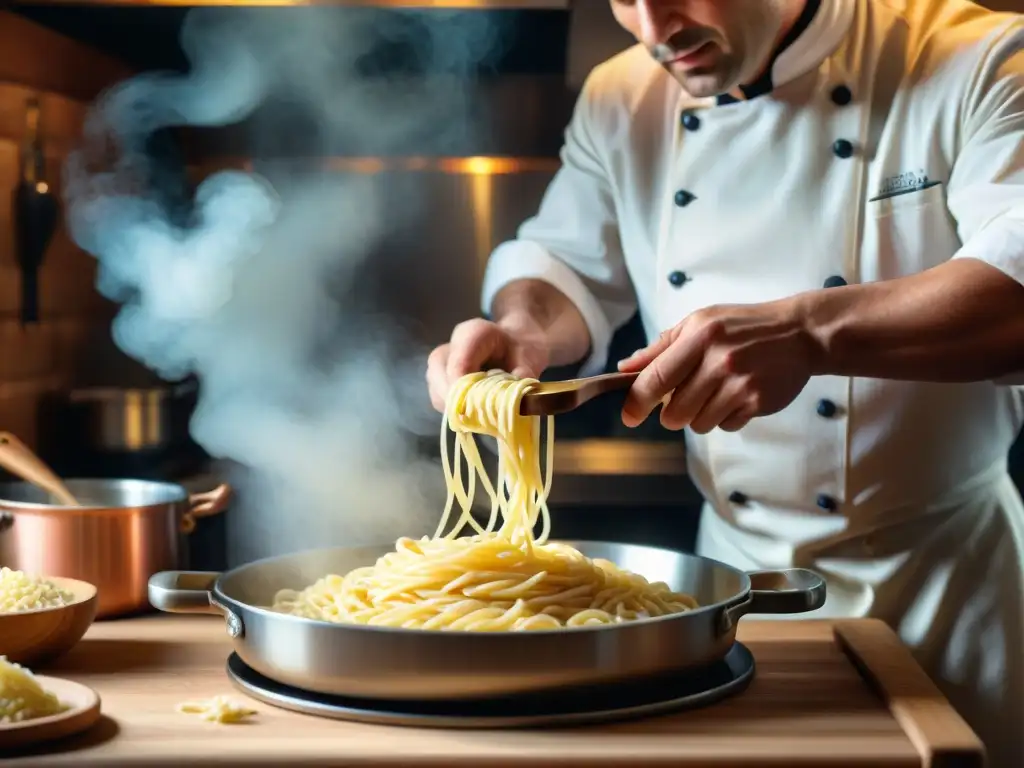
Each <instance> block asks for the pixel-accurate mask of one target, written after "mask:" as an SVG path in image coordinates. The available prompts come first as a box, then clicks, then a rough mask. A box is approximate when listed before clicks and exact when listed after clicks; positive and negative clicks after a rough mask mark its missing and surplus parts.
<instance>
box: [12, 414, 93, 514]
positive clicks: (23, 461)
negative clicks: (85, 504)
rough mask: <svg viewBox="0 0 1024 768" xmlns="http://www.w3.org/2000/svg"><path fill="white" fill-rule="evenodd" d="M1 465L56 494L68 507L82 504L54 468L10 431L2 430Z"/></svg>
mask: <svg viewBox="0 0 1024 768" xmlns="http://www.w3.org/2000/svg"><path fill="white" fill-rule="evenodd" d="M0 466H2V467H3V468H4V469H6V470H7V471H9V472H11V473H13V474H15V475H17V476H18V477H20V478H21V479H22V480H27V481H28V482H30V483H32V485H35V486H37V487H39V488H42V489H43V490H44V491H46V492H47V493H49V494H50V495H51V496H55V497H56V498H57V500H58V501H59V502H60V503H61V504H63V505H64V506H66V507H78V506H81V505H80V504H79V503H78V500H77V499H76V498H75V497H74V496H73V495H72V494H71V491H69V490H68V489H67V487H66V486H65V485H64V483H62V482H61V481H60V478H59V477H57V475H55V474H54V473H53V470H52V469H50V468H49V467H48V466H46V464H45V462H43V460H42V459H40V458H39V457H38V456H36V455H35V454H34V453H33V452H32V450H31V449H30V448H29V447H28V446H27V445H25V444H24V443H23V442H21V440H19V439H18V438H16V437H15V436H14V435H12V434H11V433H10V432H0Z"/></svg>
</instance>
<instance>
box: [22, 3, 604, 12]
mask: <svg viewBox="0 0 1024 768" xmlns="http://www.w3.org/2000/svg"><path fill="white" fill-rule="evenodd" d="M572 2H573V0H48V2H47V5H102V6H106V7H111V6H121V7H126V6H136V7H139V8H151V7H153V6H177V7H181V6H189V7H193V6H195V7H199V6H202V7H222V8H232V7H237V8H244V7H247V6H259V7H274V6H276V7H288V6H296V7H300V6H337V7H344V6H348V7H353V8H358V7H363V8H422V9H424V10H432V9H438V10H442V9H448V10H462V11H473V10H481V11H494V10H512V11H515V10H521V11H564V10H568V9H569V7H570V6H571V4H572ZM591 2H593V3H594V4H598V3H597V0H586V2H585V3H583V4H584V5H585V4H588V3H591ZM14 5H16V6H17V5H28V3H17V2H15V3H14Z"/></svg>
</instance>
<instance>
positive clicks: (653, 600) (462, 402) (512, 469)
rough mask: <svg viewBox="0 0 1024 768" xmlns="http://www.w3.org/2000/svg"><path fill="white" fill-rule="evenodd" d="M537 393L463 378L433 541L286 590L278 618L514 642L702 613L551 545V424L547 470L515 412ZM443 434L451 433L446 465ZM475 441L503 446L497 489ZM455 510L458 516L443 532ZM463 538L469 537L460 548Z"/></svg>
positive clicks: (455, 395)
mask: <svg viewBox="0 0 1024 768" xmlns="http://www.w3.org/2000/svg"><path fill="white" fill-rule="evenodd" d="M537 383H538V382H537V381H536V380H535V379H515V378H513V377H512V376H510V375H508V374H506V373H502V372H500V371H495V372H491V373H487V374H485V373H477V374H470V375H468V376H464V377H463V378H462V379H460V380H459V381H458V382H457V383H456V384H455V386H454V387H453V389H452V392H451V394H450V396H449V399H448V403H447V408H446V412H445V419H444V423H443V424H442V426H441V457H442V461H443V464H444V471H445V479H446V481H447V485H448V500H447V504H446V505H445V509H444V514H443V516H442V518H441V522H440V524H439V525H438V528H437V531H436V533H435V534H434V537H433V538H427V537H424V538H422V539H419V540H414V539H410V538H402V539H399V540H398V543H397V547H396V551H394V552H392V553H389V554H387V555H384V556H383V557H381V558H380V559H379V560H377V562H376V564H375V565H373V566H369V567H365V568H357V569H356V570H354V571H352V572H351V573H349V574H348V575H346V576H338V575H328V576H325V577H324V578H322V579H320V580H319V581H317V582H316V583H315V584H313V585H311V586H309V587H307V588H306V589H304V590H302V591H301V592H297V591H295V590H281V591H280V592H279V593H278V594H277V595H276V597H275V599H274V604H273V609H274V610H277V611H280V612H282V613H290V614H293V615H297V616H302V617H305V618H310V619H319V620H322V621H330V622H335V623H343V624H370V625H375V626H382V627H402V628H414V629H429V630H467V631H508V630H513V631H514V630H546V629H561V628H565V627H586V626H595V625H605V624H613V623H619V622H624V621H630V620H634V619H639V618H646V617H653V616H664V615H667V614H672V613H681V612H684V611H688V610H691V609H693V608H695V607H697V603H696V601H695V600H694V599H693V598H692V597H691V596H689V595H684V594H679V593H676V592H673V591H672V590H671V589H669V587H668V586H667V585H665V584H663V583H649V582H648V581H647V580H646V579H644V578H643V577H642V576H639V575H637V574H633V573H630V572H628V571H624V570H622V569H620V568H618V567H617V566H616V565H615V564H614V563H610V562H608V561H606V560H591V559H589V558H587V557H585V556H584V555H583V554H582V553H581V552H579V551H577V550H576V549H573V548H572V547H569V546H566V545H564V544H555V543H548V542H547V538H548V531H549V530H550V527H551V519H550V514H549V512H548V507H547V496H548V491H549V489H550V482H551V474H552V464H553V446H554V419H553V418H549V419H548V420H547V424H546V427H547V430H546V431H547V440H546V445H545V449H546V450H545V453H546V456H545V457H544V458H545V459H546V461H545V462H544V464H545V466H544V467H543V468H542V461H541V458H542V455H541V432H542V424H541V419H540V418H539V417H535V416H522V415H520V413H519V403H520V401H521V400H522V398H523V396H524V395H525V394H527V393H528V392H529V391H530V390H531V389H533V388H534V387H535V386H536V384H537ZM449 428H450V429H451V430H452V431H453V432H454V433H455V455H454V460H453V461H450V460H449V455H448V445H447V440H446V438H447V430H448V429H449ZM475 434H482V435H488V436H491V437H494V438H497V440H498V451H499V455H498V478H497V483H495V484H492V483H491V481H490V479H489V478H488V477H487V472H486V469H485V467H484V465H483V462H482V461H481V458H480V453H479V448H478V446H477V444H476V441H475V439H474V435H475ZM463 459H464V461H465V467H464V466H463ZM478 485H479V486H482V487H483V489H484V491H485V492H486V493H487V495H488V496H489V497H490V499H491V514H490V519H489V521H488V522H487V525H486V526H481V525H480V524H479V523H478V522H477V520H476V519H475V518H474V517H473V515H472V512H471V508H472V503H473V497H474V494H475V493H476V489H477V487H478ZM456 502H457V503H458V506H459V508H460V509H461V514H460V515H459V517H458V519H457V520H456V521H455V523H454V525H453V526H452V527H451V530H449V531H448V532H447V533H445V529H446V528H448V526H449V518H450V517H451V513H452V509H453V507H454V504H455V503H456ZM538 522H539V523H540V527H541V532H540V534H539V535H535V534H534V529H535V528H536V527H537V524H538ZM499 523H500V524H499ZM467 529H471V530H472V531H473V532H474V533H473V534H472V535H469V536H465V537H461V538H457V536H458V535H459V534H460V533H462V532H463V531H465V530H467Z"/></svg>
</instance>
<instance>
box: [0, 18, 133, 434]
mask: <svg viewBox="0 0 1024 768" xmlns="http://www.w3.org/2000/svg"><path fill="white" fill-rule="evenodd" d="M130 74H131V72H130V71H129V70H128V68H127V67H125V66H123V65H121V64H120V63H119V62H117V61H115V60H114V59H112V58H110V57H108V56H106V55H104V54H101V53H99V52H98V51H94V50H92V49H90V48H88V47H87V46H84V45H82V44H80V43H78V42H75V41H73V40H69V39H67V38H64V37H62V36H60V35H58V34H55V33H53V32H51V31H49V30H47V29H45V28H43V27H40V26H37V25H35V24H32V23H31V22H28V21H25V20H24V19H22V18H20V17H18V16H14V15H12V14H10V13H5V12H0V430H9V431H12V432H15V433H16V434H18V435H19V436H21V438H22V439H23V440H25V441H26V442H27V443H28V444H30V445H35V444H36V439H37V434H36V430H37V418H38V417H37V411H38V404H39V401H40V398H41V397H42V396H43V395H45V394H47V393H50V392H53V391H56V390H60V389H62V388H65V387H66V386H67V385H68V384H69V383H70V382H71V380H72V378H73V375H74V365H75V361H76V359H78V358H80V357H81V351H82V346H83V345H84V344H85V343H86V342H85V339H87V338H89V337H90V335H91V336H92V338H96V334H95V333H94V332H95V330H96V328H97V326H109V323H110V319H111V317H112V315H113V312H114V308H113V307H112V306H111V305H110V304H109V303H108V302H106V301H105V300H104V299H103V298H102V297H101V296H100V295H99V294H98V293H97V292H96V290H95V288H94V285H95V281H96V261H95V259H93V258H92V256H90V255H89V254H87V253H84V252H83V251H81V250H80V249H79V248H77V247H76V246H75V244H74V243H73V242H72V241H71V239H70V237H69V236H68V233H67V231H66V230H65V228H64V226H63V221H61V223H59V225H58V228H57V231H56V232H55V233H54V237H53V239H52V240H51V242H50V246H49V248H48V249H47V253H46V255H45V258H44V261H43V265H42V267H41V269H40V272H39V308H40V318H41V322H40V323H38V324H34V325H29V326H25V327H23V326H22V324H21V322H20V319H19V311H20V307H21V273H20V271H19V268H18V265H17V260H16V254H15V246H14V227H13V222H12V213H13V211H12V207H11V193H12V192H13V190H14V187H15V185H16V184H17V182H18V179H19V178H20V175H21V150H22V144H23V142H24V138H25V106H26V102H27V101H28V99H29V98H36V99H38V101H39V104H40V118H41V124H40V128H41V137H42V143H43V151H44V155H45V158H46V177H45V178H46V180H47V181H49V182H50V183H51V185H52V187H53V188H54V189H55V190H60V188H61V178H60V177H61V172H62V167H63V164H64V160H65V158H66V157H67V154H68V152H69V151H70V150H71V149H72V148H73V147H74V146H75V145H76V144H77V142H78V138H79V136H80V135H81V129H82V124H83V121H84V119H85V115H86V112H87V109H88V104H89V103H90V101H91V100H92V99H93V98H95V96H96V95H97V94H98V93H99V92H101V91H102V90H103V89H104V88H106V87H107V86H108V85H111V84H113V83H115V82H118V81H120V80H122V79H124V78H125V77H128V76H130ZM103 335H106V336H107V337H109V333H107V334H100V336H101V337H102V336H103Z"/></svg>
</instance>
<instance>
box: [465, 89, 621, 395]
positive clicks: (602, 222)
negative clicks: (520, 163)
mask: <svg viewBox="0 0 1024 768" xmlns="http://www.w3.org/2000/svg"><path fill="white" fill-rule="evenodd" d="M595 106H596V94H595V85H594V80H593V75H592V76H591V78H590V79H588V81H587V83H586V84H584V86H583V91H582V93H581V95H580V97H579V100H578V101H577V103H576V109H575V112H574V114H573V118H572V121H571V123H570V124H569V128H568V129H567V130H566V134H565V145H564V146H563V147H562V152H561V160H562V167H561V168H560V169H559V171H558V173H557V174H556V175H555V178H554V179H553V180H552V181H551V184H550V185H549V186H548V189H547V191H546V192H545V194H544V199H543V201H542V202H541V206H540V211H539V212H538V213H537V215H536V216H534V217H533V218H531V219H529V220H527V221H526V222H525V223H524V224H523V225H522V226H521V227H520V228H519V232H518V233H517V237H516V239H515V240H511V241H509V242H506V243H503V244H501V245H500V246H498V248H496V249H495V251H494V253H493V254H491V258H490V261H489V262H488V264H487V271H486V273H485V275H484V285H483V311H484V313H485V314H490V311H491V305H492V302H493V301H494V297H495V295H496V294H497V293H498V291H500V290H501V289H502V288H503V287H504V286H506V285H508V284H509V283H511V282H514V281H516V280H523V279H527V278H533V279H538V280H544V281H545V282H547V283H550V284H551V285H553V286H554V287H556V288H558V289H559V290H560V291H561V292H562V293H564V294H565V295H566V296H567V297H568V298H569V300H570V301H572V303H573V304H575V305H576V308H577V309H578V310H579V311H580V314H581V315H582V316H583V319H584V321H585V322H586V324H587V328H588V329H589V330H590V355H589V357H588V358H587V360H585V361H584V363H583V367H582V369H581V371H580V375H581V376H588V375H591V374H594V373H600V372H601V370H602V369H603V368H604V365H605V362H606V361H607V357H608V345H609V342H610V341H611V337H612V334H613V333H614V332H615V330H616V329H617V328H618V327H619V326H621V325H622V324H624V323H625V322H626V321H627V320H628V319H629V318H630V317H631V316H632V315H633V313H634V312H635V311H636V294H635V292H634V290H633V285H632V283H631V281H630V279H629V274H628V272H627V271H626V265H625V261H624V259H623V256H622V246H621V244H620V241H619V228H618V222H617V218H616V211H615V199H614V195H613V193H612V184H611V181H610V177H609V174H608V173H607V171H606V169H605V166H604V159H603V157H602V156H601V151H600V146H599V138H595V135H596V134H599V133H600V121H599V120H595V118H594V115H593V113H594V109H595Z"/></svg>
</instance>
